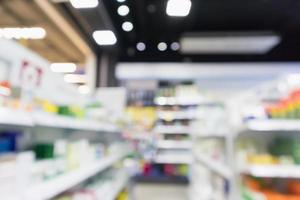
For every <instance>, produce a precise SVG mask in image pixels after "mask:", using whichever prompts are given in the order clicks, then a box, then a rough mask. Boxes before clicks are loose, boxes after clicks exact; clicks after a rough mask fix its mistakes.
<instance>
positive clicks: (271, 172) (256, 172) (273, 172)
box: [240, 165, 300, 178]
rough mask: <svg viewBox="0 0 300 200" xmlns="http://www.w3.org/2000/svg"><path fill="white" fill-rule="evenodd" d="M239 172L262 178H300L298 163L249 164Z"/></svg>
mask: <svg viewBox="0 0 300 200" xmlns="http://www.w3.org/2000/svg"><path fill="white" fill-rule="evenodd" d="M240 173H244V174H248V175H252V176H255V177H264V178H300V165H299V166H297V165H249V166H246V167H241V168H240Z"/></svg>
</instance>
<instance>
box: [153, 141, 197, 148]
mask: <svg viewBox="0 0 300 200" xmlns="http://www.w3.org/2000/svg"><path fill="white" fill-rule="evenodd" d="M157 147H158V148H159V149H191V148H192V142H191V141H176V140H159V141H158V142H157Z"/></svg>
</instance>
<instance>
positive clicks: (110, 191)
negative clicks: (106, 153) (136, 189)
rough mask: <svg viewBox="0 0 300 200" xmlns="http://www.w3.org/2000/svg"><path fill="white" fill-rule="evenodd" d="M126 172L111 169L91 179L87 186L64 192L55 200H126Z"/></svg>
mask: <svg viewBox="0 0 300 200" xmlns="http://www.w3.org/2000/svg"><path fill="white" fill-rule="evenodd" d="M127 181H128V176H127V175H126V171H124V170H118V169H111V170H107V171H105V172H104V173H101V174H99V175H97V176H95V177H93V178H92V179H91V180H90V181H89V182H88V183H87V184H85V185H84V186H81V187H80V188H77V189H75V190H71V191H68V192H66V193H65V194H62V195H60V196H59V197H57V198H55V200H67V199H68V200H77V199H78V200H82V199H85V200H94V199H105V200H116V199H117V200H128V193H127V192H126V190H125V189H126V185H127Z"/></svg>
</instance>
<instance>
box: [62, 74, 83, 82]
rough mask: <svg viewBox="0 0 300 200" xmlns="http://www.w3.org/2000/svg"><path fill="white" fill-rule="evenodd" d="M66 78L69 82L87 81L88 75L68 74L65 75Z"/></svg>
mask: <svg viewBox="0 0 300 200" xmlns="http://www.w3.org/2000/svg"><path fill="white" fill-rule="evenodd" d="M64 80H65V81H66V82H67V83H86V82H87V77H86V75H82V74H66V75H65V76H64Z"/></svg>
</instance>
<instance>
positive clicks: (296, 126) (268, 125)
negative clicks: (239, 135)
mask: <svg viewBox="0 0 300 200" xmlns="http://www.w3.org/2000/svg"><path fill="white" fill-rule="evenodd" d="M299 122H300V120H298V119H254V120H249V121H248V122H246V123H245V126H244V127H242V130H241V132H243V131H247V130H249V131H284V132H286V131H290V132H296V131H300V123H299Z"/></svg>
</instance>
